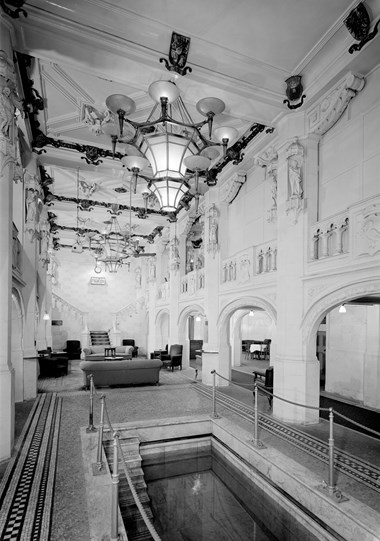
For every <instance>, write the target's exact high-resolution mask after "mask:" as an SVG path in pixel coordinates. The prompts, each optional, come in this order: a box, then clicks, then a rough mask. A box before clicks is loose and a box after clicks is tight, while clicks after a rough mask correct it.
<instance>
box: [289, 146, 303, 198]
mask: <svg viewBox="0 0 380 541" xmlns="http://www.w3.org/2000/svg"><path fill="white" fill-rule="evenodd" d="M286 156H287V158H288V178H289V188H290V197H297V198H299V199H301V198H302V195H303V187H302V174H301V167H302V164H303V147H302V146H301V145H300V144H299V142H298V139H297V138H295V139H294V140H293V142H292V144H291V145H290V146H289V148H288V149H287V152H286Z"/></svg>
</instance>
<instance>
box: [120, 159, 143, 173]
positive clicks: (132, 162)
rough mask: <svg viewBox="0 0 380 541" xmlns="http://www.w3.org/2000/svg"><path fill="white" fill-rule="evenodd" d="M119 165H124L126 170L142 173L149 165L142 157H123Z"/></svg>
mask: <svg viewBox="0 0 380 541" xmlns="http://www.w3.org/2000/svg"><path fill="white" fill-rule="evenodd" d="M121 163H122V164H123V165H125V167H126V168H127V169H133V168H136V169H138V170H139V171H142V170H143V169H145V167H148V165H149V161H148V160H147V159H146V158H143V156H123V157H122V158H121Z"/></svg>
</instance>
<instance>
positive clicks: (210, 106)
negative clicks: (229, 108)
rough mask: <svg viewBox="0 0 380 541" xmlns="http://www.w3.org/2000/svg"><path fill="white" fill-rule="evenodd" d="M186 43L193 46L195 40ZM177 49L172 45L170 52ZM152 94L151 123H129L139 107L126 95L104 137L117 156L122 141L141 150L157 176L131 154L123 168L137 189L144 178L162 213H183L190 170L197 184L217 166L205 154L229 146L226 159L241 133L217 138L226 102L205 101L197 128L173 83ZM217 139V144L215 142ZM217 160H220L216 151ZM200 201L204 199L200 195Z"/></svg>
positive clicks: (112, 100)
mask: <svg viewBox="0 0 380 541" xmlns="http://www.w3.org/2000/svg"><path fill="white" fill-rule="evenodd" d="M179 38H181V39H182V38H183V39H185V38H184V36H180V35H179V34H175V33H173V37H172V41H173V39H174V40H175V43H177V44H178V39H179ZM186 40H187V41H186V43H187V44H189V41H190V40H189V38H186ZM173 46H174V45H173ZM173 46H172V45H171V49H170V50H172V48H173ZM187 51H188V46H187ZM186 56H187V55H186ZM161 60H162V59H161ZM171 60H173V59H172V58H171ZM188 69H189V70H190V71H191V69H190V68H188ZM175 71H177V70H175ZM185 72H186V71H185ZM185 72H184V73H185ZM148 93H149V95H150V97H151V98H152V100H153V101H154V102H155V105H154V107H153V109H152V111H151V113H150V115H149V116H148V118H147V120H146V121H145V122H134V121H133V120H131V119H130V118H129V116H128V115H130V114H132V113H133V112H134V111H135V110H136V105H135V102H134V101H133V100H132V99H131V98H129V97H128V96H124V95H122V94H112V95H111V96H108V98H107V99H106V105H107V107H108V109H109V111H110V112H111V113H112V115H113V118H111V119H108V121H107V122H106V123H105V124H104V127H105V130H103V131H104V133H107V134H108V135H109V136H110V137H111V141H112V149H113V153H115V146H116V142H117V141H119V142H120V141H121V142H127V143H128V146H129V147H130V146H133V147H135V148H136V149H138V151H139V154H140V156H139V157H140V158H141V159H145V160H147V162H146V163H149V164H150V166H151V170H152V175H151V176H149V177H146V176H143V175H141V171H142V169H144V168H145V167H146V163H140V164H137V165H135V164H134V163H133V162H134V161H135V160H133V159H132V158H136V156H130V155H129V154H130V153H129V152H127V154H128V156H125V157H123V158H122V162H123V163H124V165H125V166H126V167H128V169H130V170H131V171H132V172H133V174H134V184H136V182H137V177H138V176H140V177H141V176H142V177H143V178H145V180H147V181H148V188H149V189H150V190H151V192H152V193H154V194H155V195H156V197H157V199H158V201H159V204H160V209H161V210H162V211H164V212H173V211H176V210H178V208H179V207H180V200H181V198H182V197H183V196H184V195H185V194H186V193H187V192H188V191H189V188H190V187H189V185H188V183H187V179H188V171H187V169H188V168H190V169H191V170H192V171H193V172H195V175H196V184H197V183H198V177H199V173H200V171H202V170H205V169H206V168H207V166H209V165H210V163H211V159H210V156H207V155H201V153H202V152H203V153H204V151H205V149H208V148H211V147H215V146H223V153H224V155H225V154H226V151H227V148H228V145H229V144H231V143H232V142H233V141H234V140H235V139H236V137H237V135H238V132H237V130H235V128H232V127H227V128H223V129H222V128H218V129H217V130H215V131H214V134H213V121H214V117H215V116H216V115H219V114H221V113H223V111H224V109H225V104H224V102H223V101H222V100H221V99H219V98H216V97H206V98H203V99H201V100H199V101H198V103H197V104H196V109H197V111H198V112H199V113H200V114H201V115H202V116H204V117H206V118H205V120H202V121H201V122H193V120H192V118H191V116H190V114H189V112H188V111H187V109H186V107H185V104H184V102H183V101H182V98H181V96H180V91H179V89H178V87H177V86H176V84H175V83H174V82H173V81H165V80H160V81H155V82H153V83H152V84H151V85H150V86H149V89H148ZM203 126H207V127H208V131H207V134H206V135H205V134H203V133H202V131H201V130H202V128H203ZM102 128H103V125H102ZM213 136H215V138H216V140H214V141H213V140H212V137H213ZM213 155H214V156H215V149H214V153H213ZM216 155H218V154H216ZM190 158H201V159H202V160H203V164H202V166H200V165H194V162H191V161H189V160H190ZM206 158H207V160H208V161H207V163H206V161H205V160H206ZM190 163H191V164H192V166H193V167H191V166H190V165H189V164H190ZM195 197H196V198H197V199H198V198H199V194H198V190H197V189H196V194H195ZM196 206H197V203H196Z"/></svg>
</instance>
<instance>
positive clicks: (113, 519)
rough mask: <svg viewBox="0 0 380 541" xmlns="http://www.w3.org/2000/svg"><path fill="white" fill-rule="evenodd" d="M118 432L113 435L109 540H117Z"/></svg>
mask: <svg viewBox="0 0 380 541" xmlns="http://www.w3.org/2000/svg"><path fill="white" fill-rule="evenodd" d="M118 440H119V434H118V433H117V432H114V435H113V467H112V502H111V541H118V539H119V533H118V530H119V528H118V514H119V455H118Z"/></svg>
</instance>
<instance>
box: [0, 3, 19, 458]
mask: <svg viewBox="0 0 380 541" xmlns="http://www.w3.org/2000/svg"><path fill="white" fill-rule="evenodd" d="M0 36H1V38H0V86H1V94H0V100H1V102H2V103H1V107H2V111H4V113H3V116H2V125H1V130H0V231H1V235H0V256H1V266H0V298H1V303H0V426H1V438H0V461H1V460H4V459H6V458H8V457H9V456H10V455H11V452H12V448H13V442H14V415H15V409H14V402H15V381H14V369H13V367H12V362H11V303H12V230H13V227H12V192H13V172H14V165H15V145H14V141H15V131H16V130H15V120H14V112H15V106H14V104H13V102H12V96H13V94H14V93H15V88H16V86H15V84H16V83H15V73H14V69H13V63H12V45H11V27H10V25H9V22H8V21H7V20H6V18H5V17H4V15H3V14H2V13H0Z"/></svg>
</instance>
